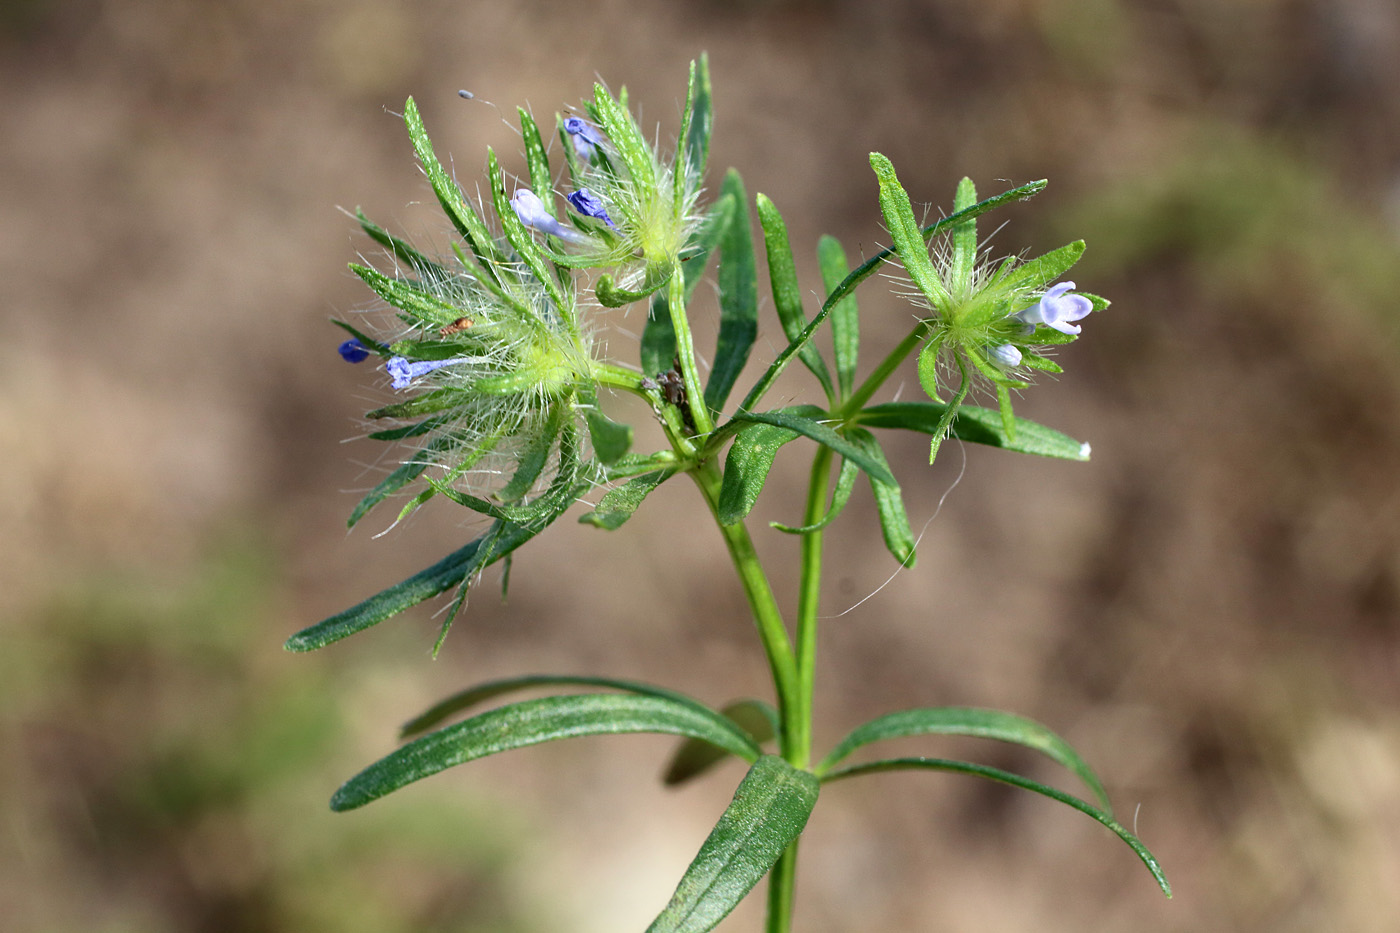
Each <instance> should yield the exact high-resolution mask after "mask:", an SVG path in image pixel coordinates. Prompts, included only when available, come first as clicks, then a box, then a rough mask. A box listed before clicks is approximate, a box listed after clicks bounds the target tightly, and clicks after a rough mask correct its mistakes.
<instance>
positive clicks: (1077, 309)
mask: <svg viewBox="0 0 1400 933" xmlns="http://www.w3.org/2000/svg"><path fill="white" fill-rule="evenodd" d="M1073 290H1074V283H1073V282H1061V283H1059V284H1058V285H1052V286H1051V287H1050V288H1048V289H1046V291H1045V294H1044V295H1042V296H1040V300H1039V301H1037V302H1036V303H1035V304H1033V305H1031V306H1030V307H1029V308H1026V309H1025V310H1024V311H1017V312H1016V313H1015V314H1013V315H1011V317H1012V318H1014V319H1016V320H1018V321H1020V322H1022V323H1023V324H1028V325H1030V326H1031V328H1032V329H1034V327H1035V325H1037V324H1044V325H1045V326H1046V327H1050V328H1053V329H1054V330H1057V331H1059V332H1060V333H1062V334H1077V333H1079V331H1080V327H1079V325H1077V324H1073V323H1071V322H1072V321H1077V320H1079V319H1080V318H1083V317H1085V316H1086V315H1087V314H1088V313H1089V312H1090V311H1092V310H1094V303H1093V302H1091V301H1090V300H1089V299H1088V298H1085V297H1084V296H1083V295H1070V294H1067V293H1068V292H1071V291H1073Z"/></svg>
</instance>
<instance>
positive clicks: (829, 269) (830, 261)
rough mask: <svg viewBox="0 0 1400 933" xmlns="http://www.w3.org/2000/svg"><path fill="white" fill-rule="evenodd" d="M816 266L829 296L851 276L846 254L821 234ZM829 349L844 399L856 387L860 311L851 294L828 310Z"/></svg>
mask: <svg viewBox="0 0 1400 933" xmlns="http://www.w3.org/2000/svg"><path fill="white" fill-rule="evenodd" d="M817 264H818V265H819V266H821V272H822V285H823V286H824V287H825V288H826V291H827V293H828V294H830V293H831V292H833V291H835V290H836V288H837V286H839V285H840V284H841V282H842V281H843V280H844V279H845V278H846V276H848V275H850V274H851V266H850V263H848V262H847V261H846V251H845V250H844V249H842V248H841V241H840V240H838V239H836V237H834V236H828V235H825V234H824V235H823V236H822V238H821V239H820V240H818V241H817ZM831 346H832V350H833V351H834V355H835V358H836V382H837V384H838V385H839V386H840V387H841V397H842V398H845V397H846V396H848V395H850V394H851V390H852V389H853V388H855V384H856V364H857V363H858V362H859V359H860V311H859V309H858V308H857V306H856V296H855V293H854V292H852V293H850V294H848V295H847V296H846V297H845V298H843V299H841V300H840V301H838V302H836V304H835V305H834V306H833V307H832V309H831ZM799 352H801V351H799Z"/></svg>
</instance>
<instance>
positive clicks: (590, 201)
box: [566, 188, 617, 230]
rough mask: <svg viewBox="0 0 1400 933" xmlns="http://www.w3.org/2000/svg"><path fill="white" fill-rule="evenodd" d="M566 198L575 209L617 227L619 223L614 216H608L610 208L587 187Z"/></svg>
mask: <svg viewBox="0 0 1400 933" xmlns="http://www.w3.org/2000/svg"><path fill="white" fill-rule="evenodd" d="M566 200H567V201H568V202H569V204H571V205H572V206H573V208H574V210H576V211H578V212H579V213H580V214H582V215H583V216H585V217H592V218H594V219H595V220H601V221H603V223H605V224H607V225H608V226H609V227H612V228H613V229H614V230H616V229H617V224H615V223H613V222H612V218H611V217H609V216H608V210H607V208H606V207H604V206H603V202H602V201H600V200H598V197H597V195H595V194H593V192H591V191H589V190H588V189H587V188H580V189H578V190H577V191H575V192H574V193H573V194H571V195H569V196H568V198H567V199H566Z"/></svg>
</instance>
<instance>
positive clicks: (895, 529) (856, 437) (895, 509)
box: [846, 428, 915, 567]
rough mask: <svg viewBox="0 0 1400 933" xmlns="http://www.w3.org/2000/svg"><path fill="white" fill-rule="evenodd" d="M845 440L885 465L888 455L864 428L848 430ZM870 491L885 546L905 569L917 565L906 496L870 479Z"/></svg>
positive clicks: (873, 436) (895, 486)
mask: <svg viewBox="0 0 1400 933" xmlns="http://www.w3.org/2000/svg"><path fill="white" fill-rule="evenodd" d="M846 437H847V438H849V439H850V441H851V443H853V444H856V445H858V446H859V447H861V449H863V450H865V451H866V452H867V453H868V454H869V455H870V456H871V457H873V458H876V459H878V460H879V461H880V462H881V463H886V460H885V452H884V451H883V450H882V449H881V448H880V442H879V441H877V440H876V439H875V435H873V434H871V433H870V432H869V431H867V430H865V429H864V428H849V429H847V431H846ZM870 492H871V493H872V494H873V495H874V497H875V509H876V511H877V512H878V513H879V516H880V531H881V532H882V533H883V534H884V538H885V547H886V548H888V549H889V552H890V553H891V554H893V555H894V559H895V560H897V561H899V562H900V563H901V564H902V565H904V566H905V567H912V566H914V561H915V557H914V531H913V529H911V528H910V527H909V516H908V514H906V512H905V511H904V495H903V493H901V492H900V489H899V486H898V485H891V484H889V483H884V482H881V481H880V480H878V479H876V478H875V477H873V476H871V477H870Z"/></svg>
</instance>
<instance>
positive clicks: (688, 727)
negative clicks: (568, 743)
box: [331, 693, 760, 811]
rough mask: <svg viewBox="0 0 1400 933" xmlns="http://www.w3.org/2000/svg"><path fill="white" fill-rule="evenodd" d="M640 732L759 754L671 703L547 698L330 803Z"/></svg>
mask: <svg viewBox="0 0 1400 933" xmlns="http://www.w3.org/2000/svg"><path fill="white" fill-rule="evenodd" d="M635 732H659V733H664V734H669V735H683V736H689V737H691V738H701V739H704V740H705V741H707V742H713V743H714V744H716V745H719V746H720V747H722V748H725V749H727V750H729V751H731V752H733V753H734V754H736V755H738V756H740V757H741V758H744V759H745V760H747V761H755V760H757V758H758V756H759V754H760V752H759V749H758V746H757V745H755V744H754V742H753V740H752V739H750V738H749V737H748V736H747V735H745V734H744V732H743V730H742V729H740V728H739V727H738V726H736V725H734V723H732V722H730V721H729V720H728V719H726V718H725V717H723V716H721V715H720V714H719V713H716V712H714V711H712V710H708V709H706V710H703V711H702V710H701V709H697V708H696V707H694V706H692V705H690V704H687V703H680V702H677V701H676V700H673V699H670V698H669V697H660V696H638V695H620V694H609V693H591V694H581V695H572V696H552V697H543V698H541V699H537V700H524V701H522V702H520V703H512V704H510V705H509V706H502V707H500V708H498V709H493V710H487V711H486V712H484V713H481V714H479V715H477V716H473V717H472V718H470V719H467V720H465V721H464V722H460V723H457V724H456V725H452V726H448V727H447V728H445V729H439V730H438V731H437V732H432V733H429V734H428V735H425V736H423V737H422V738H420V739H416V740H414V741H413V742H410V743H409V744H407V745H405V746H403V747H402V748H399V749H398V750H396V751H395V752H393V753H392V754H389V755H386V756H385V757H383V758H381V759H379V760H378V761H376V762H375V763H374V764H372V765H370V766H369V767H368V768H365V769H364V770H363V771H361V772H360V773H359V774H357V775H355V776H354V777H352V778H351V779H350V780H348V781H346V782H345V784H344V785H342V786H341V788H340V789H339V790H338V791H336V792H335V795H334V796H333V797H332V798H331V809H332V810H337V811H340V810H353V809H355V808H356V807H362V806H364V805H365V804H367V803H369V802H370V801H372V800H377V799H379V798H380V797H383V796H384V795H385V794H389V793H392V792H393V791H396V790H398V789H399V788H401V787H404V786H405V785H407V784H411V783H413V782H414V781H419V780H422V779H423V778H425V777H429V776H430V775H433V774H437V773H438V772H439V771H444V770H446V769H448V768H451V767H454V766H456V765H460V764H464V763H466V762H468V761H474V760H476V759H478V758H484V757H486V756H487V755H494V754H496V753H497V752H504V751H510V750H511V749H516V748H524V747H526V746H529V745H538V744H540V743H541V742H552V741H554V740H556V739H568V738H575V737H578V736H585V735H616V734H621V733H635Z"/></svg>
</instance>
